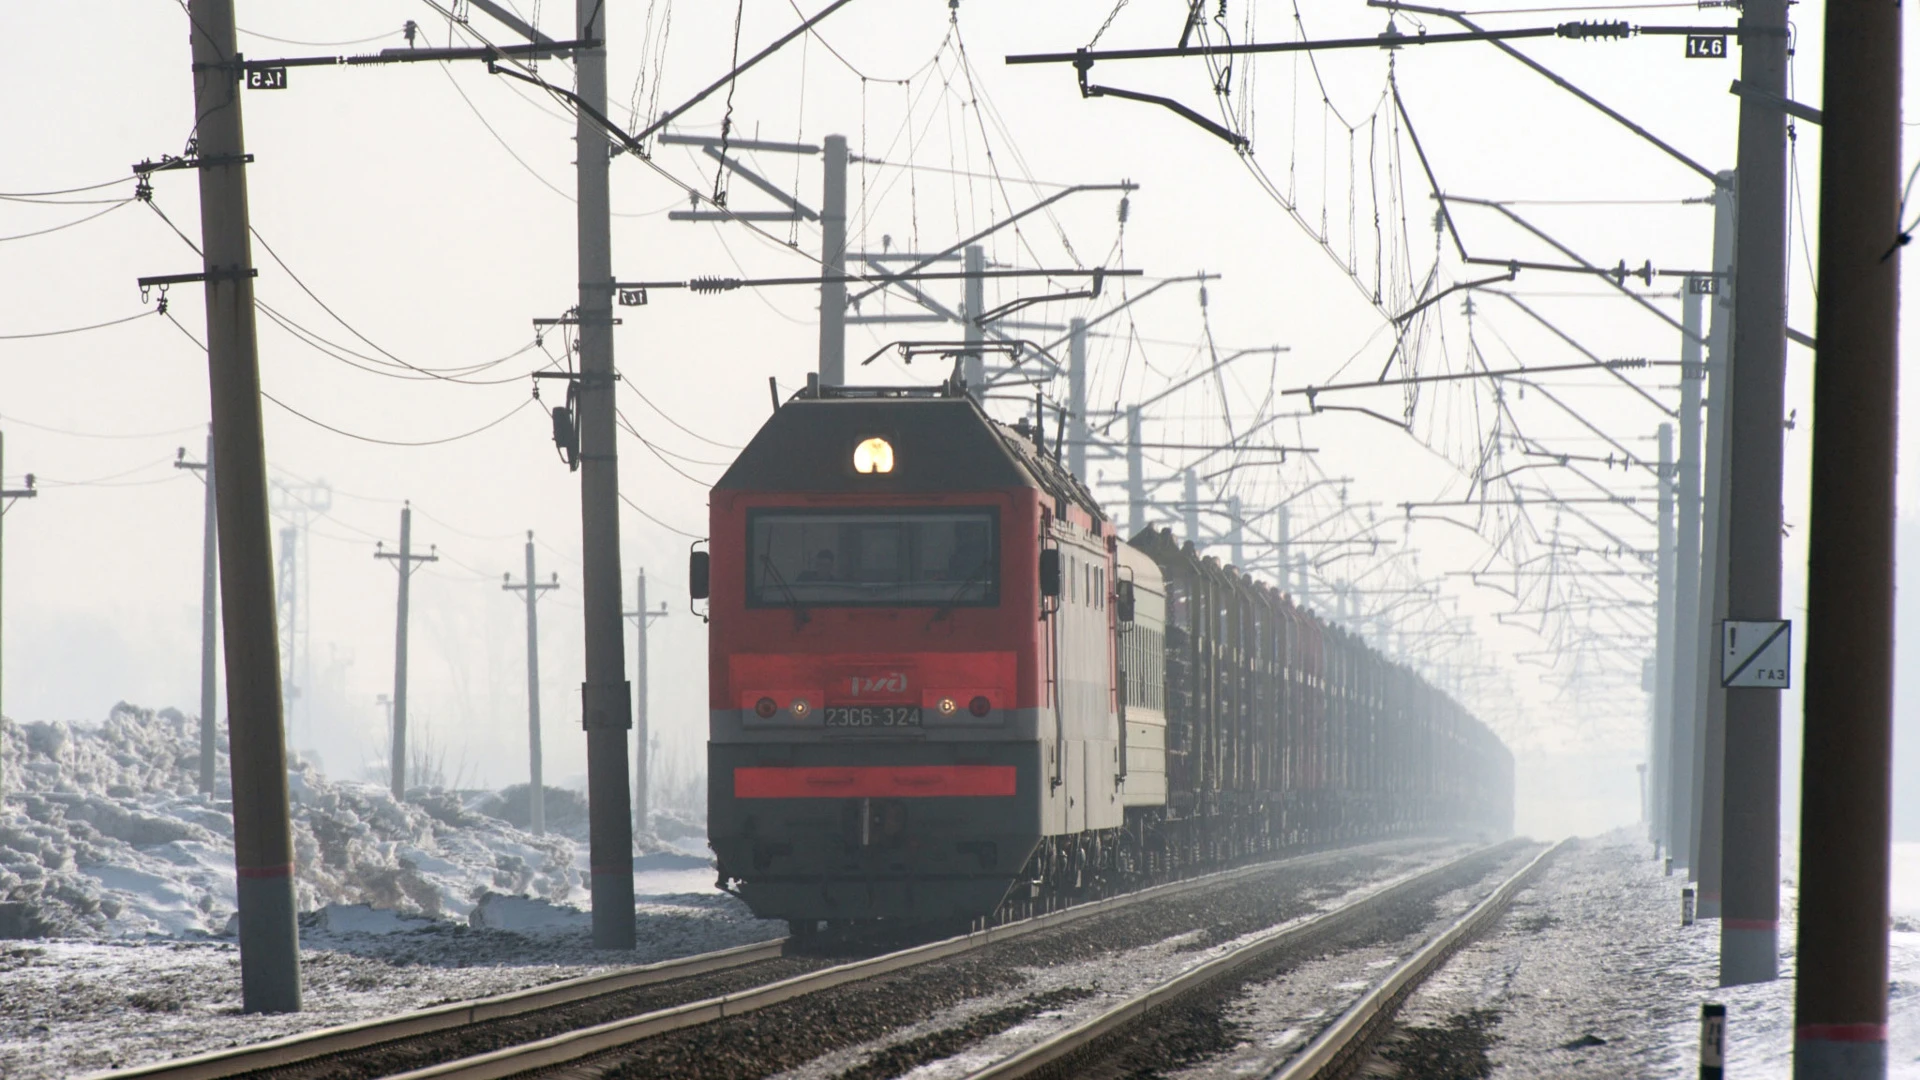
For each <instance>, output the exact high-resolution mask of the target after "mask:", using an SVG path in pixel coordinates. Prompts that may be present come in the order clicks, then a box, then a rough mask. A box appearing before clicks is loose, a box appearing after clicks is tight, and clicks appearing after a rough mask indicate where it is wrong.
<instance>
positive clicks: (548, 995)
mask: <svg viewBox="0 0 1920 1080" xmlns="http://www.w3.org/2000/svg"><path fill="white" fill-rule="evenodd" d="M786 942H787V939H786V938H774V939H773V940H771V941H761V942H756V943H754V944H751V945H736V946H734V947H733V948H730V949H720V950H717V951H715V952H707V953H700V954H698V955H696V956H683V957H680V958H679V959H676V960H662V961H659V962H658V963H652V964H643V965H640V966H638V967H630V968H622V969H620V970H618V971H609V972H601V973H599V974H595V975H582V976H579V977H578V978H573V979H567V980H564V981H562V982H557V983H548V984H546V985H544V986H535V987H530V988H528V989H525V990H515V991H512V992H510V993H505V994H496V995H494V996H492V997H484V998H478V999H475V1000H472V1001H457V1002H452V1003H449V1004H446V1005H436V1006H434V1007H432V1008H429V1009H421V1010H418V1011H416V1012H409V1013H401V1014H400V1015H398V1016H389V1017H381V1018H379V1019H374V1020H362V1021H358V1022H356V1023H351V1024H341V1025H338V1026H336V1027H327V1028H320V1029H318V1030H315V1031H306V1032H301V1033H300V1034H298V1035H288V1036H285V1037H283V1038H279V1039H273V1040H270V1041H267V1042H260V1043H251V1044H248V1045H246V1046H236V1047H232V1048H230V1049H225V1050H215V1051H213V1052H211V1053H206V1054H195V1055H194V1056H192V1057H184V1058H174V1059H172V1060H170V1061H157V1062H154V1063H152V1064H149V1065H138V1066H134V1067H131V1068H126V1069H115V1070H112V1071H110V1072H104V1073H94V1074H92V1076H91V1077H89V1078H88V1080H135V1078H146V1077H163V1078H165V1080H220V1078H224V1077H231V1076H243V1075H245V1074H247V1073H251V1072H258V1071H260V1070H263V1069H274V1068H282V1067H285V1066H288V1065H296V1064H300V1063H302V1062H306V1061H312V1060H314V1059H315V1058H321V1057H327V1056H330V1055H333V1054H343V1053H347V1052H349V1051H353V1050H363V1049H365V1048H367V1047H370V1046H378V1045H380V1044H382V1043H389V1042H395V1041H398V1040H401V1039H411V1038H419V1037H420V1036H423V1035H432V1034H435V1033H438V1032H442V1031H451V1030H453V1029H455V1028H461V1027H467V1026H470V1025H472V1024H480V1023H486V1022H487V1021H491V1020H504V1019H508V1018H511V1017H515V1016H524V1015H526V1014H528V1013H533V1012H539V1011H541V1010H543V1009H551V1008H554V1007H556V1006H560V1005H569V1004H572V1003H574V1002H576V1001H584V1000H586V999H588V998H594V997H600V996H602V995H605V994H615V993H619V992H621V991H623V990H633V989H637V988H639V987H642V986H653V985H656V984H658V983H663V982H671V981H673V980H675V979H685V978H690V977H692V976H695V975H705V974H709V973H711V972H715V971H726V970H728V969H731V968H737V967H745V966H746V965H748V964H756V963H759V962H761V961H763V960H772V959H777V958H778V957H779V956H781V955H782V953H783V951H784V948H785V946H786Z"/></svg>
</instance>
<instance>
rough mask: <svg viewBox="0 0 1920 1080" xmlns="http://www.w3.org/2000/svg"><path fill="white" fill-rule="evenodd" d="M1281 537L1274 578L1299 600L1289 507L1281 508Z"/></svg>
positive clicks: (1291, 511)
mask: <svg viewBox="0 0 1920 1080" xmlns="http://www.w3.org/2000/svg"><path fill="white" fill-rule="evenodd" d="M1279 535H1280V546H1279V549H1278V551H1277V553H1276V554H1277V556H1278V557H1277V558H1276V559H1275V560H1274V576H1275V577H1277V578H1279V579H1280V590H1281V591H1282V592H1290V593H1294V598H1295V599H1296V600H1297V599H1299V594H1298V593H1297V592H1295V590H1294V587H1293V554H1292V551H1293V509H1292V508H1291V507H1289V506H1285V505H1282V506H1281V507H1280V527H1279Z"/></svg>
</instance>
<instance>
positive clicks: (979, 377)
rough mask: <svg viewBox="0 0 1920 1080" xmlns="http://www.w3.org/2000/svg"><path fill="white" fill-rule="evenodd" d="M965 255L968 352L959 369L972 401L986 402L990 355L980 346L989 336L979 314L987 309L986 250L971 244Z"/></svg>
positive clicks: (965, 310)
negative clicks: (983, 276) (982, 275)
mask: <svg viewBox="0 0 1920 1080" xmlns="http://www.w3.org/2000/svg"><path fill="white" fill-rule="evenodd" d="M966 255H967V262H966V271H967V303H966V308H965V309H964V312H963V313H964V314H965V315H966V317H967V322H966V332H967V333H966V338H967V351H966V355H965V357H964V365H963V366H962V367H961V369H960V372H961V375H962V377H963V378H965V379H966V381H967V393H969V394H971V395H973V400H975V401H980V402H984V401H986V399H987V354H986V353H984V352H982V351H981V348H980V347H981V345H982V344H983V343H984V342H985V341H986V339H987V328H986V327H984V326H982V325H981V324H980V315H981V313H982V312H984V311H986V310H987V282H986V279H985V278H982V277H981V276H980V275H981V274H982V273H983V272H985V270H986V268H987V253H986V250H985V249H984V248H982V247H981V246H980V245H979V244H968V245H967V252H966Z"/></svg>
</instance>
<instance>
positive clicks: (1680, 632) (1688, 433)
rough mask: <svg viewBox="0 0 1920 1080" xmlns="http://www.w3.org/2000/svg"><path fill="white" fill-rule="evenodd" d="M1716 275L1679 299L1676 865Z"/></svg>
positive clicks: (1685, 839)
mask: <svg viewBox="0 0 1920 1080" xmlns="http://www.w3.org/2000/svg"><path fill="white" fill-rule="evenodd" d="M1710 285H1711V279H1706V280H1705V281H1698V282H1697V281H1695V280H1693V279H1689V280H1688V282H1687V286H1686V295H1685V297H1683V299H1682V300H1681V315H1680V325H1681V326H1682V327H1683V328H1684V330H1683V333H1682V334H1681V336H1680V364H1681V367H1680V452H1679V453H1678V454H1677V455H1675V456H1676V457H1677V459H1678V461H1677V462H1676V464H1677V466H1678V468H1679V470H1680V474H1679V476H1677V477H1676V478H1675V485H1676V487H1677V489H1678V490H1677V493H1676V501H1677V502H1678V504H1679V513H1678V515H1677V527H1678V531H1677V535H1676V536H1675V538H1674V561H1673V565H1674V579H1673V678H1672V679H1671V680H1670V681H1669V686H1668V691H1669V702H1670V704H1669V705H1668V713H1667V715H1668V717H1669V721H1668V724H1667V731H1668V735H1669V737H1668V739H1667V741H1666V745H1665V747H1664V753H1665V755H1666V762H1665V766H1664V769H1663V773H1662V775H1661V776H1660V778H1659V785H1658V787H1657V788H1656V792H1655V799H1656V805H1657V806H1658V807H1659V808H1660V812H1659V816H1658V817H1656V818H1655V825H1654V827H1655V828H1657V829H1659V830H1660V831H1661V832H1662V833H1663V834H1664V835H1665V838H1666V841H1667V852H1668V854H1670V855H1672V856H1673V859H1674V863H1675V865H1678V866H1686V865H1689V863H1688V862H1687V860H1686V859H1684V858H1682V857H1681V853H1682V851H1683V849H1684V850H1685V851H1686V852H1687V854H1688V857H1691V852H1692V844H1691V840H1692V837H1691V835H1690V834H1691V833H1692V830H1693V811H1692V806H1693V789H1694V784H1693V770H1694V756H1693V740H1694V735H1693V732H1694V727H1695V725H1697V724H1698V723H1699V714H1698V713H1697V712H1696V711H1695V708H1694V706H1695V704H1696V702H1695V699H1696V698H1697V697H1698V696H1699V684H1700V645H1701V636H1700V623H1699V620H1700V386H1701V383H1702V381H1703V380H1705V378H1706V370H1705V369H1704V367H1703V366H1702V364H1701V348H1700V334H1701V330H1702V329H1703V327H1702V326H1701V322H1702V319H1701V317H1700V309H1701V306H1702V305H1701V294H1700V293H1699V292H1697V291H1695V289H1696V287H1710Z"/></svg>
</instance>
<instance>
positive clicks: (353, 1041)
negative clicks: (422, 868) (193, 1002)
mask: <svg viewBox="0 0 1920 1080" xmlns="http://www.w3.org/2000/svg"><path fill="white" fill-rule="evenodd" d="M1371 846H1372V845H1367V846H1363V847H1359V848H1352V847H1347V848H1336V849H1330V850H1320V851H1307V852H1301V853H1298V854H1291V855H1287V856H1283V857H1281V858H1278V859H1273V860H1269V861H1266V862H1260V863H1255V864H1253V865H1250V866H1241V867H1235V868H1233V869H1230V870H1223V871H1220V872H1217V873H1213V874H1204V875H1201V876H1199V877H1194V878H1184V879H1182V880H1179V881H1172V882H1167V883H1164V884H1161V885H1154V886H1149V887H1148V888H1145V889H1140V890H1137V891H1134V892H1129V893H1124V894H1122V895H1120V896H1115V897H1109V898H1106V899H1102V900H1094V901H1089V902H1087V903H1084V904H1077V905H1074V906H1072V907H1068V908H1063V909H1061V910H1059V911H1054V912H1049V913H1047V914H1044V915H1038V916H1032V917H1029V918H1027V919H1022V920H1019V921H1016V922H1011V923H1007V924H1005V925H1002V926H997V927H990V928H988V929H986V930H979V931H974V932H972V933H969V934H965V935H961V936H960V937H957V938H949V939H946V940H944V941H938V942H932V943H930V944H928V945H922V946H919V947H917V948H913V949H906V950H901V951H899V952H895V953H889V954H886V955H884V956H880V957H875V958H872V959H870V960H865V961H857V962H854V963H850V964H842V965H838V966H837V967H831V968H825V969H822V970H821V971H819V972H815V973H813V975H812V976H808V975H802V976H797V977H795V978H790V979H786V980H783V981H778V982H774V983H769V984H767V985H766V986H763V987H760V988H757V989H755V990H746V991H740V992H737V993H735V994H730V995H726V996H724V997H721V998H713V999H708V1000H707V1001H701V1002H693V1003H690V1004H686V1005H680V1006H675V1007H671V1008H667V1009H662V1010H657V1011H655V1012H652V1013H646V1014H641V1015H639V1016H636V1017H632V1018H629V1019H628V1020H624V1021H619V1022H616V1023H613V1024H607V1025H601V1028H610V1027H619V1026H621V1025H629V1026H630V1025H635V1024H639V1023H640V1022H642V1021H648V1020H649V1019H650V1018H652V1019H665V1018H668V1017H669V1016H671V1017H674V1018H676V1019H673V1020H672V1021H671V1022H669V1023H668V1026H665V1027H659V1028H657V1029H653V1030H649V1031H647V1032H645V1033H641V1034H637V1035H635V1036H634V1038H633V1039H630V1040H628V1041H636V1040H638V1039H645V1038H647V1037H650V1036H651V1035H655V1034H662V1033H664V1032H666V1031H672V1030H677V1029H678V1028H681V1027H688V1026H692V1025H694V1024H699V1023H705V1022H707V1021H708V1020H712V1019H718V1018H719V1017H720V1016H722V1015H725V1016H733V1015H738V1014H739V1013H742V1012H750V1011H753V1010H754V1009H757V1008H763V1007H765V1006H766V1005H772V1004H775V1003H777V1002H778V1001H783V1000H786V999H787V998H789V997H795V996H799V995H800V994H803V993H810V992H812V991H813V990H823V989H827V988H829V986H833V985H839V984H840V982H845V981H850V980H848V979H844V978H842V979H838V980H837V981H835V982H832V983H828V984H823V985H818V986H813V987H810V988H809V987H806V986H805V985H804V984H805V981H806V980H807V979H809V978H812V977H814V976H824V975H829V974H831V973H834V972H840V971H843V970H844V969H848V968H860V967H861V966H862V965H875V964H880V963H882V962H884V961H888V960H892V959H894V958H899V957H905V956H909V955H916V954H927V953H929V952H930V951H936V950H938V949H939V948H940V947H942V946H953V945H954V944H955V943H960V947H958V948H952V949H950V950H949V951H947V952H941V953H939V954H938V955H923V956H922V957H921V959H919V960H918V961H915V962H919V963H924V962H928V961H931V960H937V959H940V958H941V957H942V956H947V955H953V954H954V953H957V952H964V951H967V950H969V949H975V948H980V947H982V946H985V945H987V944H991V943H994V942H998V941H1005V940H1008V939H1010V938H1014V937H1019V936H1021V935H1023V934H1026V933H1031V932H1032V931H1035V930H1041V929H1048V928H1051V927H1055V926H1061V925H1064V924H1066V923H1069V922H1073V921H1075V920H1077V919H1080V918H1084V917H1086V916H1089V915H1094V914H1099V913H1102V912H1109V911H1114V910H1117V909H1119V908H1123V907H1127V906H1130V905H1132V904H1135V903H1140V902H1142V901H1145V900H1148V899H1158V898H1166V897H1170V896H1178V895H1181V894H1183V893H1187V892H1192V891H1195V890H1198V889H1202V888H1210V887H1214V886H1218V885H1222V884H1227V883H1230V882H1233V881H1237V880H1240V879H1242V878H1246V877H1252V876H1256V875H1259V874H1262V873H1269V872H1272V871H1274V870H1276V869H1279V868H1281V867H1285V866H1292V865H1299V864H1302V863H1307V862H1311V861H1321V860H1324V859H1328V858H1332V857H1335V856H1339V855H1343V854H1354V853H1358V852H1365V851H1366V850H1367V848H1368V847H1371ZM787 942H788V939H787V938H775V939H773V940H770V941H763V942H758V943H755V944H751V945H739V946H735V947H733V948H729V949H721V950H718V951H715V952H708V953H700V954H698V955H695V956H687V957H681V958H679V959H676V960H664V961H660V962H657V963H653V964H646V965H642V966H639V967H632V968H623V969H620V970H618V971H612V972H603V973H600V974H595V975H583V976H580V977H578V978H574V979H568V980H565V981H563V982H557V983H550V984H548V985H545V986H537V987H531V988H529V989H526V990H516V991H513V992H510V993H506V994H499V995H495V996H492V997H486V998H479V999H476V1000H472V1001H462V1002H453V1003H449V1004H446V1005H438V1006H434V1007H433V1008H429V1009H422V1010H419V1011H416V1012H409V1013H402V1014H400V1015H398V1016H391V1017H382V1018H377V1019H373V1020H363V1021H357V1022H355V1023H351V1024H343V1025H339V1026H336V1027H329V1028H321V1029H318V1030H315V1031H308V1032H302V1033H300V1034H297V1035H288V1036H285V1037H283V1038H279V1039H273V1040H270V1041H267V1042H261V1043H253V1044H250V1045H246V1046H238V1047H232V1048H229V1049H224V1050H216V1051H212V1052H209V1053H205V1054H196V1055H194V1056H192V1057H185V1058H175V1059H172V1060H169V1061H160V1062H154V1063H151V1064H148V1065H140V1066H133V1067H130V1068H125V1069H116V1070H112V1071H110V1072H102V1073H94V1074H92V1075H91V1076H90V1077H88V1078H86V1080H148V1078H153V1080H225V1078H228V1077H235V1076H244V1075H247V1074H249V1073H253V1072H258V1071H261V1070H265V1069H272V1068H282V1067H285V1066H289V1065H295V1064H300V1063H304V1062H309V1061H313V1060H316V1059H318V1058H322V1057H328V1056H331V1055H335V1054H343V1053H349V1052H352V1051H355V1050H362V1049H366V1048H368V1047H372V1046H378V1045H381V1044H384V1043H391V1042H398V1041H401V1040H405V1039H413V1038H420V1037H422V1036H426V1035H432V1034H437V1033H440V1032H445V1031H451V1030H454V1029H456V1028H460V1027H466V1026H470V1025H473V1024H479V1023H487V1022H490V1021H496V1020H505V1019H511V1018H514V1017H518V1016H525V1015H528V1014H531V1013H536V1012H540V1011H543V1010H546V1009H551V1008H555V1007H558V1006H563V1005H569V1004H572V1003H574V1002H578V1001H583V1000H586V999H589V998H594V997H600V996H603V995H606V994H613V993H619V992H621V991H625V990H632V989H636V988H639V987H643V986H652V985H657V984H659V983H664V982H671V981H674V980H677V979H683V978H690V977H692V976H696V975H704V974H709V973H712V972H715V971H725V970H729V969H732V968H738V967H745V966H747V965H749V964H754V963H759V962H761V961H765V960H771V959H776V958H778V957H780V956H782V955H784V954H785V949H786V945H787ZM911 966H914V962H904V963H898V964H896V965H895V966H893V967H890V968H888V969H887V970H900V969H902V968H905V967H911ZM882 973H883V972H882V971H878V970H873V971H868V972H866V974H864V975H860V976H858V977H861V978H867V977H872V976H873V975H877V974H882ZM796 983H799V984H802V985H801V986H800V987H799V988H794V987H792V986H791V984H796ZM774 988H786V989H785V990H783V991H781V993H780V996H778V997H773V998H770V999H767V1000H762V1001H759V1003H758V1004H751V1005H750V1006H749V1005H748V1004H747V1003H748V1002H751V1001H753V1000H754V995H756V994H759V993H761V992H762V991H769V990H773V989H774ZM721 1003H729V1004H728V1007H727V1011H725V1012H720V1011H714V1012H712V1013H711V1015H703V1014H702V1013H701V1011H700V1007H701V1006H707V1005H711V1006H713V1007H714V1008H715V1009H716V1010H718V1009H719V1007H720V1005H721ZM695 1016H699V1017H700V1018H699V1019H693V1017H695ZM596 1030H600V1029H597V1028H585V1029H579V1030H577V1031H575V1032H572V1033H569V1034H566V1035H560V1036H555V1037H553V1038H551V1039H548V1040H544V1042H548V1043H563V1042H565V1041H566V1040H568V1039H569V1038H571V1037H572V1036H574V1035H581V1034H584V1033H586V1032H590V1031H596ZM534 1045H539V1044H527V1045H526V1046H521V1047H509V1048H504V1049H502V1050H499V1051H495V1052H493V1053H492V1054H487V1055H480V1056H478V1057H475V1058H472V1059H465V1060H463V1061H455V1062H448V1063H444V1064H442V1065H438V1066H430V1067H427V1068H423V1069H420V1070H416V1071H414V1072H410V1073H406V1074H404V1075H405V1076H408V1077H417V1076H419V1077H424V1076H482V1075H486V1076H505V1075H512V1074H513V1073H514V1072H519V1071H524V1070H525V1069H528V1068H532V1067H535V1066H532V1065H526V1064H523V1065H520V1066H518V1067H516V1068H514V1069H512V1070H509V1071H507V1072H492V1071H479V1072H446V1071H444V1070H446V1069H449V1068H452V1067H453V1066H464V1065H468V1064H476V1063H479V1062H481V1061H482V1060H483V1059H486V1058H492V1057H497V1056H501V1055H509V1054H512V1053H516V1052H518V1051H521V1050H526V1049H528V1048H529V1047H531V1046H534ZM610 1045H619V1044H618V1042H614V1043H611V1044H610ZM598 1052H600V1051H599V1050H592V1051H587V1052H586V1053H598ZM580 1056H584V1055H580ZM557 1060H561V1061H565V1060H573V1058H571V1057H561V1058H558V1059H557Z"/></svg>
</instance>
